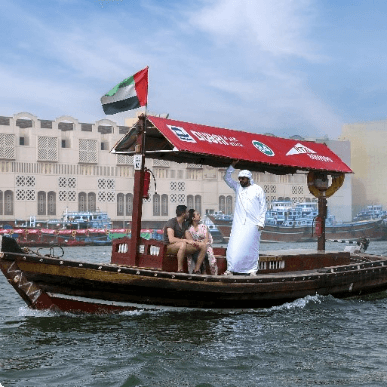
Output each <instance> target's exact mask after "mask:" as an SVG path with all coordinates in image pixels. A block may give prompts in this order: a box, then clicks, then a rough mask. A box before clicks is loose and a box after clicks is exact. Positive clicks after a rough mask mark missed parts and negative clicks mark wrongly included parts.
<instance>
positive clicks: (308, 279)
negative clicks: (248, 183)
mask: <svg viewBox="0 0 387 387" xmlns="http://www.w3.org/2000/svg"><path fill="white" fill-rule="evenodd" d="M2 254H3V257H2V258H1V259H0V268H1V270H2V272H3V274H4V275H5V277H6V278H7V279H8V282H9V283H10V284H11V285H12V286H13V287H14V288H15V290H16V291H17V292H18V293H19V294H20V296H21V297H22V298H23V299H24V300H25V301H26V303H27V304H28V305H29V306H30V307H31V308H35V309H51V310H59V311H71V312H88V313H111V312H118V311H124V310H132V309H134V308H144V307H148V308H151V307H184V308H217V309H219V308H221V309H230V308H232V309H234V308H235V309H241V308H263V307H270V306H273V305H280V304H283V303H285V302H290V301H293V300H295V299H297V298H301V297H305V296H308V295H315V294H321V295H328V294H331V295H333V296H335V297H351V296H357V295H360V294H366V293H371V292H376V291H380V290H384V289H386V288H387V258H380V257H377V258H372V259H371V260H368V261H367V262H366V261H363V262H362V260H361V259H359V261H358V262H351V263H350V264H348V265H344V266H343V265H340V266H337V267H330V268H328V267H327V268H323V269H316V270H303V271H289V272H274V273H269V274H260V275H258V276H256V277H250V276H242V275H236V276H209V275H191V274H184V273H171V272H165V271H159V270H149V269H141V268H134V267H124V266H118V265H113V264H94V263H86V262H76V261H65V260H61V259H56V258H51V257H42V256H32V255H20V254H15V253H2Z"/></svg>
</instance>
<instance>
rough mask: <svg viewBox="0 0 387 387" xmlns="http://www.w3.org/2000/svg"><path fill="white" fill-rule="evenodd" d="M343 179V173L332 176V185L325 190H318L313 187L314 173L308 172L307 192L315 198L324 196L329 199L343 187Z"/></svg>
mask: <svg viewBox="0 0 387 387" xmlns="http://www.w3.org/2000/svg"><path fill="white" fill-rule="evenodd" d="M344 179H345V175H344V173H338V174H336V175H334V176H332V184H331V185H330V186H329V187H328V189H327V190H319V189H318V188H317V187H316V185H315V180H316V178H315V171H309V173H308V178H307V181H308V189H309V192H310V193H311V194H312V195H313V196H314V197H316V198H318V197H320V196H325V197H327V198H329V197H331V196H332V195H333V194H334V193H335V192H336V191H337V190H338V189H339V188H340V187H341V186H342V185H343V183H344Z"/></svg>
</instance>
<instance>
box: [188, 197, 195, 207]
mask: <svg viewBox="0 0 387 387" xmlns="http://www.w3.org/2000/svg"><path fill="white" fill-rule="evenodd" d="M187 207H188V209H189V210H190V209H191V208H194V197H193V195H187Z"/></svg>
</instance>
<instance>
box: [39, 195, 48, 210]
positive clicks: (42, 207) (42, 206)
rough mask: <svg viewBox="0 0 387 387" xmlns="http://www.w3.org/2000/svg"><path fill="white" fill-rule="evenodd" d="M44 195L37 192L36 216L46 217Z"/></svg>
mask: <svg viewBox="0 0 387 387" xmlns="http://www.w3.org/2000/svg"><path fill="white" fill-rule="evenodd" d="M46 206H47V205H46V193H45V192H44V191H39V192H38V215H46Z"/></svg>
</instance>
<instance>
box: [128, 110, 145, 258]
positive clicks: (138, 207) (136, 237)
mask: <svg viewBox="0 0 387 387" xmlns="http://www.w3.org/2000/svg"><path fill="white" fill-rule="evenodd" d="M139 119H140V128H139V133H138V136H137V142H136V154H135V159H136V158H140V157H141V161H140V163H139V165H137V166H136V165H134V168H135V172H134V187H133V215H132V231H131V241H130V251H129V256H130V261H131V262H133V263H134V265H137V264H138V247H139V242H140V234H141V217H142V197H143V193H144V166H145V128H146V126H145V125H146V116H145V115H144V114H142V115H141V116H140V117H139Z"/></svg>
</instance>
